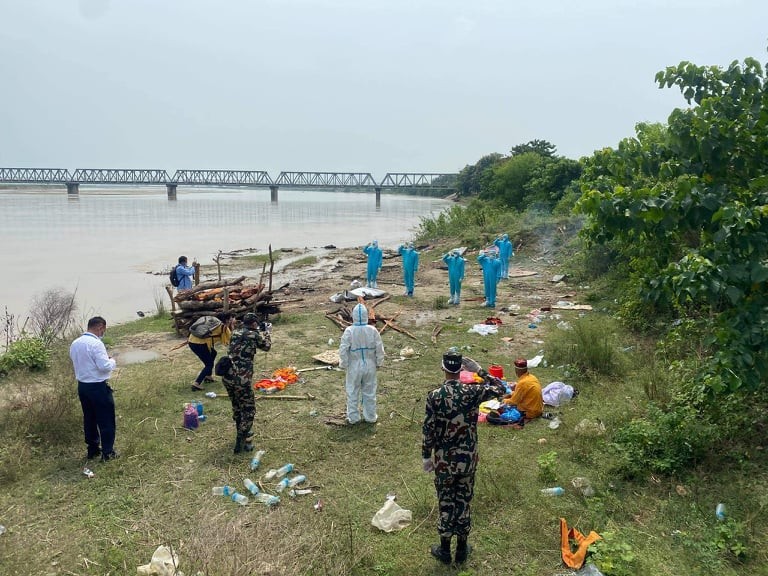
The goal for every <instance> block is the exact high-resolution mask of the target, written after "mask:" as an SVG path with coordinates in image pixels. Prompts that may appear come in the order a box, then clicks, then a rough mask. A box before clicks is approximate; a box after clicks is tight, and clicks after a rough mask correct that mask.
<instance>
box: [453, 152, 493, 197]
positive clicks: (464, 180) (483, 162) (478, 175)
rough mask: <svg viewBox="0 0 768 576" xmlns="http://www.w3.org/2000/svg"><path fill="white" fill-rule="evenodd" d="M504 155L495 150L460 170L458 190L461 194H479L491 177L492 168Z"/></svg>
mask: <svg viewBox="0 0 768 576" xmlns="http://www.w3.org/2000/svg"><path fill="white" fill-rule="evenodd" d="M502 158H503V156H502V155H501V154H498V153H496V152H494V153H493V154H487V155H485V156H483V157H482V158H480V160H478V161H477V163H476V164H473V165H471V166H470V165H467V166H465V167H464V169H463V170H462V171H461V172H459V176H458V180H457V190H458V193H459V196H475V195H477V194H479V193H480V192H481V191H482V189H483V186H484V184H485V183H486V182H487V181H488V179H489V178H490V170H491V168H493V166H495V165H496V164H497V163H498V162H499V161H500V160H501V159H502Z"/></svg>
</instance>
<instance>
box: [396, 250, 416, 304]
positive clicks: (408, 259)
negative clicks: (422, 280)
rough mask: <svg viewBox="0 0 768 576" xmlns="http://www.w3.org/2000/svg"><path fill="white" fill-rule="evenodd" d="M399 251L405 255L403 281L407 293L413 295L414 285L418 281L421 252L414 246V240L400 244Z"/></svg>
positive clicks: (401, 254)
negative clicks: (417, 273)
mask: <svg viewBox="0 0 768 576" xmlns="http://www.w3.org/2000/svg"><path fill="white" fill-rule="evenodd" d="M397 253H398V254H400V256H402V257H403V282H404V283H405V295H406V296H413V286H414V284H415V283H416V270H418V269H419V253H418V252H417V251H416V248H414V246H413V242H408V244H400V246H399V247H398V248H397Z"/></svg>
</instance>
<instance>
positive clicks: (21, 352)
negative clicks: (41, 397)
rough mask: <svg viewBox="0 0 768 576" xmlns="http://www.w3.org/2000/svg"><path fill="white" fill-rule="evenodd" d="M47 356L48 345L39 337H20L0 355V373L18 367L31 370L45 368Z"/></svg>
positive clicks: (5, 372)
mask: <svg viewBox="0 0 768 576" xmlns="http://www.w3.org/2000/svg"><path fill="white" fill-rule="evenodd" d="M49 356H50V354H49V351H48V347H47V346H46V345H45V342H43V340H41V339H40V338H33V337H25V338H21V339H19V340H16V341H15V342H12V343H11V344H10V345H9V346H8V350H7V351H6V353H5V354H3V356H2V357H0V374H7V373H8V372H10V371H11V370H16V369H19V368H26V369H27V370H31V371H33V372H34V371H40V370H45V368H46V367H47V366H48V358H49Z"/></svg>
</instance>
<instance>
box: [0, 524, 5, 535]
mask: <svg viewBox="0 0 768 576" xmlns="http://www.w3.org/2000/svg"><path fill="white" fill-rule="evenodd" d="M3 534H5V526H3V525H2V524H0V536H2V535H3Z"/></svg>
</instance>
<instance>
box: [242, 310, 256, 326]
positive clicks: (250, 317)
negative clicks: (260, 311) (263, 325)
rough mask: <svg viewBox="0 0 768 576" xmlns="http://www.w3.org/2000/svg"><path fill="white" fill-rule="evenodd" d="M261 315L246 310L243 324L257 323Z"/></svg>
mask: <svg viewBox="0 0 768 576" xmlns="http://www.w3.org/2000/svg"><path fill="white" fill-rule="evenodd" d="M258 321H259V317H258V316H257V315H256V314H254V313H253V312H246V313H245V314H244V315H243V324H257V323H258Z"/></svg>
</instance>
